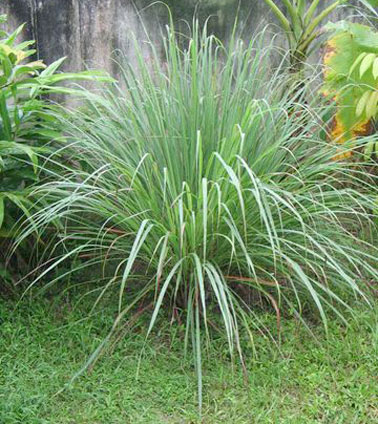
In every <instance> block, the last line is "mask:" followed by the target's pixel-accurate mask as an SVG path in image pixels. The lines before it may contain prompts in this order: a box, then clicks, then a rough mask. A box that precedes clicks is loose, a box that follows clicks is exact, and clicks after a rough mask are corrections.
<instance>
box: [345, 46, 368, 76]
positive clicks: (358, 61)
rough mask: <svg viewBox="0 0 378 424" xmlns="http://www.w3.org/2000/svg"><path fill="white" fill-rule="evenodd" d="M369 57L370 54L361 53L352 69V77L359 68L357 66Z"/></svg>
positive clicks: (350, 72) (350, 73)
mask: <svg viewBox="0 0 378 424" xmlns="http://www.w3.org/2000/svg"><path fill="white" fill-rule="evenodd" d="M367 55H368V53H366V52H364V53H361V54H360V55H359V56H358V58H357V59H356V60H355V62H354V63H353V65H352V67H351V68H350V71H349V76H351V75H352V73H353V71H355V69H356V68H357V66H358V65H359V64H360V63H361V62H362V59H364V58H365V57H366V56H367Z"/></svg>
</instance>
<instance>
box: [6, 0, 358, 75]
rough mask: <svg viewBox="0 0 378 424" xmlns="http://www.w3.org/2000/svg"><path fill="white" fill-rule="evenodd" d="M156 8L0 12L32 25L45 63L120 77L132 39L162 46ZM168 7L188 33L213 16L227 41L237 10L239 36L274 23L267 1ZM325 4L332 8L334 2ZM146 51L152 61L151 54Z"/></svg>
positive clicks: (161, 18) (25, 2)
mask: <svg viewBox="0 0 378 424" xmlns="http://www.w3.org/2000/svg"><path fill="white" fill-rule="evenodd" d="M152 3H154V1H153V0H0V13H6V14H8V16H9V22H8V25H9V27H11V28H14V27H15V26H16V25H17V24H20V23H22V22H26V23H27V27H26V30H25V32H24V38H25V39H35V40H36V41H37V46H38V55H39V57H40V58H41V59H44V61H45V62H46V63H51V62H52V61H54V60H56V59H58V58H60V57H62V56H68V59H67V61H66V64H65V68H66V69H67V70H80V69H83V67H84V66H88V67H90V68H93V67H95V68H101V69H105V70H107V71H109V72H110V73H112V74H113V75H116V66H115V64H114V61H112V60H111V57H112V53H114V51H115V50H116V49H119V50H121V51H122V52H123V53H124V54H125V56H126V58H127V59H128V60H130V61H133V60H134V58H135V54H134V48H133V43H132V34H135V36H136V38H137V39H138V41H140V42H143V41H145V40H147V38H148V37H147V34H146V33H148V35H149V37H150V38H151V40H152V41H153V42H154V43H155V44H156V45H157V46H158V48H159V46H161V43H160V40H161V32H162V31H164V27H165V25H166V24H167V23H168V11H167V8H166V7H165V6H164V5H162V4H156V3H155V4H154V5H152V6H151V4H152ZM165 3H167V4H168V5H169V6H170V8H171V11H172V15H173V18H174V21H175V22H176V23H177V24H178V25H180V28H182V29H183V30H185V28H186V25H185V23H184V21H188V22H191V21H192V19H193V15H194V13H197V16H198V17H199V19H200V21H201V22H204V20H205V19H206V18H207V17H208V16H210V15H211V16H212V18H211V19H210V21H209V29H210V31H211V32H212V33H215V34H216V35H217V36H218V37H219V38H221V39H222V40H224V41H226V42H227V39H228V38H229V37H230V34H231V31H232V28H233V23H234V19H235V16H236V14H237V11H239V25H238V28H239V35H240V36H241V37H243V38H246V39H248V38H250V37H251V35H252V34H253V32H255V31H257V30H258V29H259V28H260V29H261V28H263V27H264V26H265V25H266V24H267V23H268V22H275V20H274V18H273V17H272V16H271V15H270V13H269V9H268V8H267V7H266V5H265V3H264V2H263V1H262V0H166V1H165ZM321 3H323V4H324V5H327V4H329V1H328V0H324V1H322V2H321ZM352 3H357V0H355V1H354V2H352ZM351 14H352V9H351V8H349V7H344V8H343V9H339V10H338V12H336V13H335V14H334V15H333V17H332V18H333V19H335V20H336V19H342V18H345V17H350V15H351ZM145 52H146V56H148V50H147V49H145ZM147 59H148V57H147Z"/></svg>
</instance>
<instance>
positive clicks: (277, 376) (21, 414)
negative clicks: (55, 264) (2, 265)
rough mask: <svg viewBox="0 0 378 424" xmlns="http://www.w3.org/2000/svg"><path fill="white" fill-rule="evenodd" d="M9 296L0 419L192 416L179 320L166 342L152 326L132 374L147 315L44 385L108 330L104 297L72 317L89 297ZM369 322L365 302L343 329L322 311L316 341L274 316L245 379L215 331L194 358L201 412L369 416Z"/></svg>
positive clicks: (372, 383) (285, 418) (372, 342)
mask: <svg viewBox="0 0 378 424" xmlns="http://www.w3.org/2000/svg"><path fill="white" fill-rule="evenodd" d="M62 305H63V306H62ZM14 307H15V305H14V304H12V303H10V302H4V301H2V303H0V316H1V320H2V321H1V327H0V333H1V334H0V335H1V345H0V364H1V366H0V369H1V377H0V422H1V423H2V424H3V423H4V424H12V423H25V424H33V423H36V424H37V423H38V424H39V423H53V424H60V423H61V424H63V423H64V424H66V423H67V424H68V423H72V424H82V423H88V424H96V423H101V424H102V423H104V424H105V423H106V424H107V423H111V424H116V423H143V424H148V423H151V424H158V423H197V422H200V421H199V419H198V415H197V413H198V412H197V411H198V402H197V398H196V390H197V377H196V373H195V370H194V367H193V366H192V365H193V362H192V359H191V358H188V359H187V360H183V358H182V344H181V343H180V338H181V335H180V334H179V333H180V330H179V331H178V333H177V336H176V338H174V339H173V341H172V342H170V341H169V340H170V338H169V336H168V334H171V333H170V330H169V328H167V327H161V330H160V331H159V332H158V333H155V334H153V335H152V337H151V339H150V341H149V343H148V345H147V346H146V350H145V354H144V357H143V361H141V368H140V372H139V376H138V379H137V378H136V374H137V369H138V363H139V359H140V353H141V349H142V347H143V344H144V336H145V330H146V329H145V328H143V326H144V325H146V326H147V325H148V320H147V319H146V320H145V322H146V324H141V326H140V327H137V328H134V330H133V331H132V332H131V333H130V334H129V335H127V336H126V337H125V338H124V339H123V340H122V341H121V342H120V343H118V344H117V346H116V348H115V350H114V352H113V354H112V355H106V356H104V357H102V358H101V359H100V360H99V361H98V362H97V364H96V366H95V367H94V369H93V370H92V371H91V372H90V373H89V374H88V373H86V374H84V375H83V376H82V377H80V378H78V379H77V380H75V381H74V382H73V383H72V384H71V386H69V387H68V388H67V389H66V390H65V391H63V392H61V393H60V394H57V395H56V396H54V395H55V394H56V393H57V392H58V391H59V390H60V389H61V388H62V387H64V385H65V384H66V383H67V382H68V381H69V380H70V378H71V377H72V376H73V375H74V374H75V372H77V371H78V369H79V368H80V367H81V366H82V365H83V361H84V359H85V357H86V356H87V355H89V354H90V353H92V352H93V350H94V349H95V348H96V346H97V345H98V343H99V342H100V341H101V340H102V339H103V337H104V336H105V335H106V332H107V329H108V327H109V326H111V324H112V322H113V319H114V312H115V311H114V308H105V309H103V310H102V311H101V312H100V313H98V314H97V315H95V316H94V317H92V318H91V319H84V320H82V318H83V317H84V316H86V315H87V312H88V311H87V309H88V307H89V305H88V304H83V305H81V306H79V307H77V308H74V309H73V310H72V306H71V304H70V303H68V302H67V303H64V302H62V303H61V304H60V306H56V304H52V303H51V302H50V301H48V300H42V301H40V300H39V301H38V302H35V301H34V302H33V303H32V302H29V301H25V302H24V303H23V304H21V305H20V306H19V307H18V308H17V309H16V310H15V309H14ZM260 319H261V320H262V321H263V322H264V323H265V324H266V325H267V326H269V327H271V328H272V330H274V319H273V318H272V317H269V316H268V315H267V314H263V313H261V314H260ZM80 320H82V321H80ZM78 321H80V322H78ZM377 322H378V310H375V311H374V310H373V311H369V312H366V309H364V310H361V313H360V314H359V318H358V321H357V322H352V323H351V326H350V327H349V328H347V329H346V328H344V327H341V326H340V324H338V323H335V322H330V332H329V340H328V341H327V342H326V340H325V338H324V337H325V336H324V333H322V332H321V331H320V330H319V328H320V326H319V325H318V324H316V325H315V324H314V328H313V329H312V330H313V331H314V334H315V335H316V336H317V339H318V341H316V340H315V339H314V338H313V337H312V336H311V335H310V334H309V333H308V332H306V331H305V330H304V328H303V326H302V325H301V324H299V323H298V322H297V321H296V320H295V319H293V318H287V319H284V320H283V336H282V344H281V352H279V350H278V349H276V348H273V347H272V345H271V342H269V341H268V340H266V339H265V338H264V337H263V336H261V335H260V336H258V337H257V340H256V342H257V345H258V356H257V359H253V358H252V355H250V356H249V360H247V366H248V369H249V373H250V381H249V384H248V386H246V385H245V384H244V382H243V378H242V375H241V373H240V369H239V367H234V368H233V367H232V366H231V363H230V361H229V359H228V348H227V341H226V340H225V339H223V338H219V339H217V340H215V341H214V343H213V344H212V345H211V348H210V351H209V353H208V356H207V357H206V356H205V357H204V364H203V384H204V393H203V421H202V422H203V423H220V422H224V423H248V424H250V423H280V424H281V423H290V424H293V423H332V424H333V423H348V424H350V423H369V424H370V423H374V422H378V409H377V376H378V363H377V357H378V356H377V353H378V343H377V342H378V331H377V330H378V326H377Z"/></svg>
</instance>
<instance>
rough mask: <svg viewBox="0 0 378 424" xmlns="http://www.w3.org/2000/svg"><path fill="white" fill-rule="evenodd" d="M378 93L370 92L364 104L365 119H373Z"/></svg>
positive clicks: (375, 112)
mask: <svg viewBox="0 0 378 424" xmlns="http://www.w3.org/2000/svg"><path fill="white" fill-rule="evenodd" d="M377 101H378V91H372V92H371V93H370V95H369V98H368V100H367V102H366V117H367V118H368V119H371V118H373V117H374V116H375V115H376V114H377Z"/></svg>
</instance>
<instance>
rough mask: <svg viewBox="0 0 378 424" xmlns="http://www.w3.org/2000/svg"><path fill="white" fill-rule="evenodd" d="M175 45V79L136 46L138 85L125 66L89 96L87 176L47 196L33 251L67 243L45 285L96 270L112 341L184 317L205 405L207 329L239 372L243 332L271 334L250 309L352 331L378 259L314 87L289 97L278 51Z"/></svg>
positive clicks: (81, 142) (76, 148)
mask: <svg viewBox="0 0 378 424" xmlns="http://www.w3.org/2000/svg"><path fill="white" fill-rule="evenodd" d="M176 36H177V37H179V36H178V35H177V34H174V33H173V32H172V31H170V32H169V33H168V36H167V38H166V40H165V54H166V62H165V63H162V62H161V61H160V60H159V55H158V53H157V52H156V51H155V50H154V49H153V47H152V46H151V52H152V55H153V60H151V61H145V60H144V58H143V55H142V53H141V52H139V51H138V49H137V46H135V49H136V50H137V51H138V52H139V53H138V54H137V57H138V59H139V63H138V69H137V70H136V69H133V67H132V66H131V65H125V67H124V68H123V81H122V83H121V84H120V85H115V86H114V89H112V90H109V91H107V92H105V93H103V94H102V95H98V94H93V93H90V92H87V93H86V96H87V100H88V105H87V109H86V110H81V111H80V112H79V111H76V112H74V113H72V114H71V116H69V117H68V119H63V120H62V124H63V125H65V131H66V132H67V134H68V138H69V140H70V143H69V146H67V148H66V149H67V150H66V152H67V154H69V155H70V156H72V157H73V158H76V161H77V163H80V164H81V166H80V167H76V168H73V169H67V168H65V167H62V171H61V172H60V173H59V174H60V175H59V178H58V179H57V180H56V181H53V182H51V183H48V184H46V185H44V186H42V187H39V188H38V189H37V190H36V192H35V193H34V195H35V196H36V197H37V198H39V199H40V202H39V205H38V206H39V210H38V211H37V212H36V213H35V214H34V215H33V217H32V221H31V222H32V224H31V225H30V226H29V228H27V229H25V231H24V235H23V237H27V236H28V235H29V234H31V233H32V232H33V231H35V229H36V228H37V229H38V231H39V233H40V234H41V235H45V236H47V235H48V234H50V233H49V231H50V229H51V227H52V225H55V226H56V229H57V234H56V235H55V238H53V239H52V240H51V242H50V243H49V249H48V251H47V252H46V256H45V258H44V259H45V260H46V265H45V268H43V272H42V271H41V270H39V273H38V275H37V277H36V278H35V281H34V283H33V284H37V283H38V282H39V281H44V278H45V277H46V276H50V277H49V278H50V281H49V284H47V286H50V285H51V284H54V283H56V282H57V281H58V280H59V279H60V278H67V274H70V273H74V272H79V271H80V270H83V269H85V268H87V267H90V266H91V267H93V266H95V267H97V269H98V278H97V279H96V280H95V282H94V284H95V287H94V290H95V291H96V290H97V291H98V293H99V298H98V300H100V299H101V297H102V296H103V295H104V293H106V292H109V290H111V289H112V288H115V287H116V288H118V292H119V295H118V299H117V300H116V301H117V303H118V315H117V319H116V321H115V324H114V327H113V330H112V331H114V330H115V329H116V328H117V325H118V324H119V323H120V322H121V320H122V319H124V318H125V317H128V316H129V315H128V314H129V313H130V311H131V309H132V308H133V307H134V306H135V305H140V307H141V308H144V307H146V306H148V305H149V304H150V303H152V304H153V309H152V310H153V312H152V316H151V322H150V327H149V329H148V333H149V332H150V331H151V330H152V328H153V327H154V324H155V323H156V319H157V315H158V313H159V311H160V310H161V309H162V308H163V305H164V308H167V310H168V311H170V312H171V313H172V316H173V317H176V316H177V315H179V316H181V319H183V321H184V322H186V336H185V346H186V347H187V346H192V348H193V351H194V357H195V358H196V361H195V363H196V369H197V372H198V376H199V385H200V386H199V393H201V351H202V350H201V349H202V345H203V343H204V342H205V340H209V338H210V337H211V332H210V330H209V329H208V326H209V322H212V321H211V320H209V315H212V316H213V315H214V314H216V315H219V317H220V319H221V320H222V322H223V326H224V331H225V334H226V336H227V339H228V342H229V346H230V352H231V354H232V352H233V350H234V348H235V347H236V351H237V352H239V354H240V358H241V360H242V352H241V342H240V337H239V327H240V326H241V325H245V326H246V327H247V328H253V327H258V326H259V321H258V317H257V316H256V314H255V309H256V307H257V306H256V303H254V302H248V298H249V295H251V296H252V297H253V294H254V293H257V294H258V296H259V297H260V299H262V301H263V302H264V299H265V301H266V302H267V303H268V304H269V305H272V310H275V313H277V317H278V318H279V317H280V311H281V310H282V308H286V307H287V308H289V309H291V310H292V311H293V312H294V313H296V314H297V315H298V316H299V317H301V316H302V311H303V309H304V308H305V307H307V305H310V304H313V305H315V309H316V310H317V311H318V312H319V314H320V316H321V318H322V320H323V323H324V325H325V326H327V314H328V313H329V312H331V311H333V312H334V314H335V316H338V317H340V318H341V319H342V318H343V311H345V310H346V309H348V306H347V303H346V300H347V299H348V298H349V297H350V295H351V294H352V295H353V296H362V297H365V295H364V281H365V279H366V278H377V277H378V270H377V268H376V263H375V262H374V260H375V258H376V254H377V249H376V248H375V247H373V246H371V245H369V244H368V243H366V242H362V241H361V240H359V238H358V236H357V234H358V231H359V228H360V227H361V225H363V224H365V223H366V224H368V223H369V222H370V218H371V217H370V211H371V209H372V208H373V205H374V196H370V194H369V191H371V190H373V184H372V183H369V181H367V182H366V181H364V180H363V179H362V178H360V173H359V171H358V166H357V165H356V164H354V165H353V166H352V165H351V164H348V163H343V162H335V161H333V160H332V157H333V156H334V154H335V150H334V147H332V146H330V145H327V143H325V142H324V141H322V136H321V133H322V132H323V131H324V129H323V128H322V126H321V124H320V123H321V122H322V119H323V115H325V114H326V113H327V109H326V107H325V106H323V105H322V104H321V100H320V99H319V98H318V97H316V96H315V97H314V96H313V95H312V94H311V92H310V89H309V88H308V87H310V86H311V84H310V83H308V84H304V87H305V88H303V89H301V90H298V87H297V86H296V87H295V88H294V89H293V91H292V92H290V91H289V90H288V89H287V87H288V84H287V79H286V75H287V73H286V72H285V70H284V69H283V68H282V67H281V68H279V69H277V70H276V71H273V70H272V69H270V65H269V63H270V53H271V51H272V49H271V48H265V49H264V48H262V47H261V43H262V42H261V43H260V41H259V40H254V41H253V42H251V44H250V45H248V46H245V45H243V44H242V43H241V42H239V41H236V40H234V41H232V42H231V44H230V45H229V46H228V47H226V46H224V45H222V44H221V43H220V42H219V41H218V40H217V39H215V38H214V36H208V35H207V34H206V29H205V30H204V32H203V33H200V32H199V29H198V27H196V26H195V27H194V29H193V36H192V38H191V39H190V40H188V43H187V48H186V49H184V50H183V49H181V48H180V47H179V46H180V45H181V43H179V42H177V40H176ZM261 39H263V37H261ZM274 53H275V54H276V52H274ZM345 148H347V147H345ZM371 178H373V177H371ZM21 240H22V238H21ZM54 243H55V248H54V247H52V246H54ZM60 247H63V253H62V251H61V250H60ZM67 263H68V264H69V267H70V270H69V271H68V272H66V273H63V274H61V276H60V277H57V278H54V277H51V274H50V272H51V271H52V270H53V269H56V268H59V266H60V265H63V264H67ZM70 264H74V265H70ZM75 264H76V265H75ZM109 272H111V275H110V276H109ZM108 276H109V277H108ZM249 334H250V336H251V340H252V342H253V332H252V331H250V332H249ZM107 340H108V339H107ZM107 340H105V342H104V343H106V341H107ZM103 346H104V344H102V345H101V346H100V348H102V347H103ZM100 348H99V350H98V351H97V352H95V354H94V355H93V356H92V357H91V359H90V361H92V360H93V359H94V358H95V357H96V355H97V354H98V353H99V351H100ZM200 403H201V400H200Z"/></svg>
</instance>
